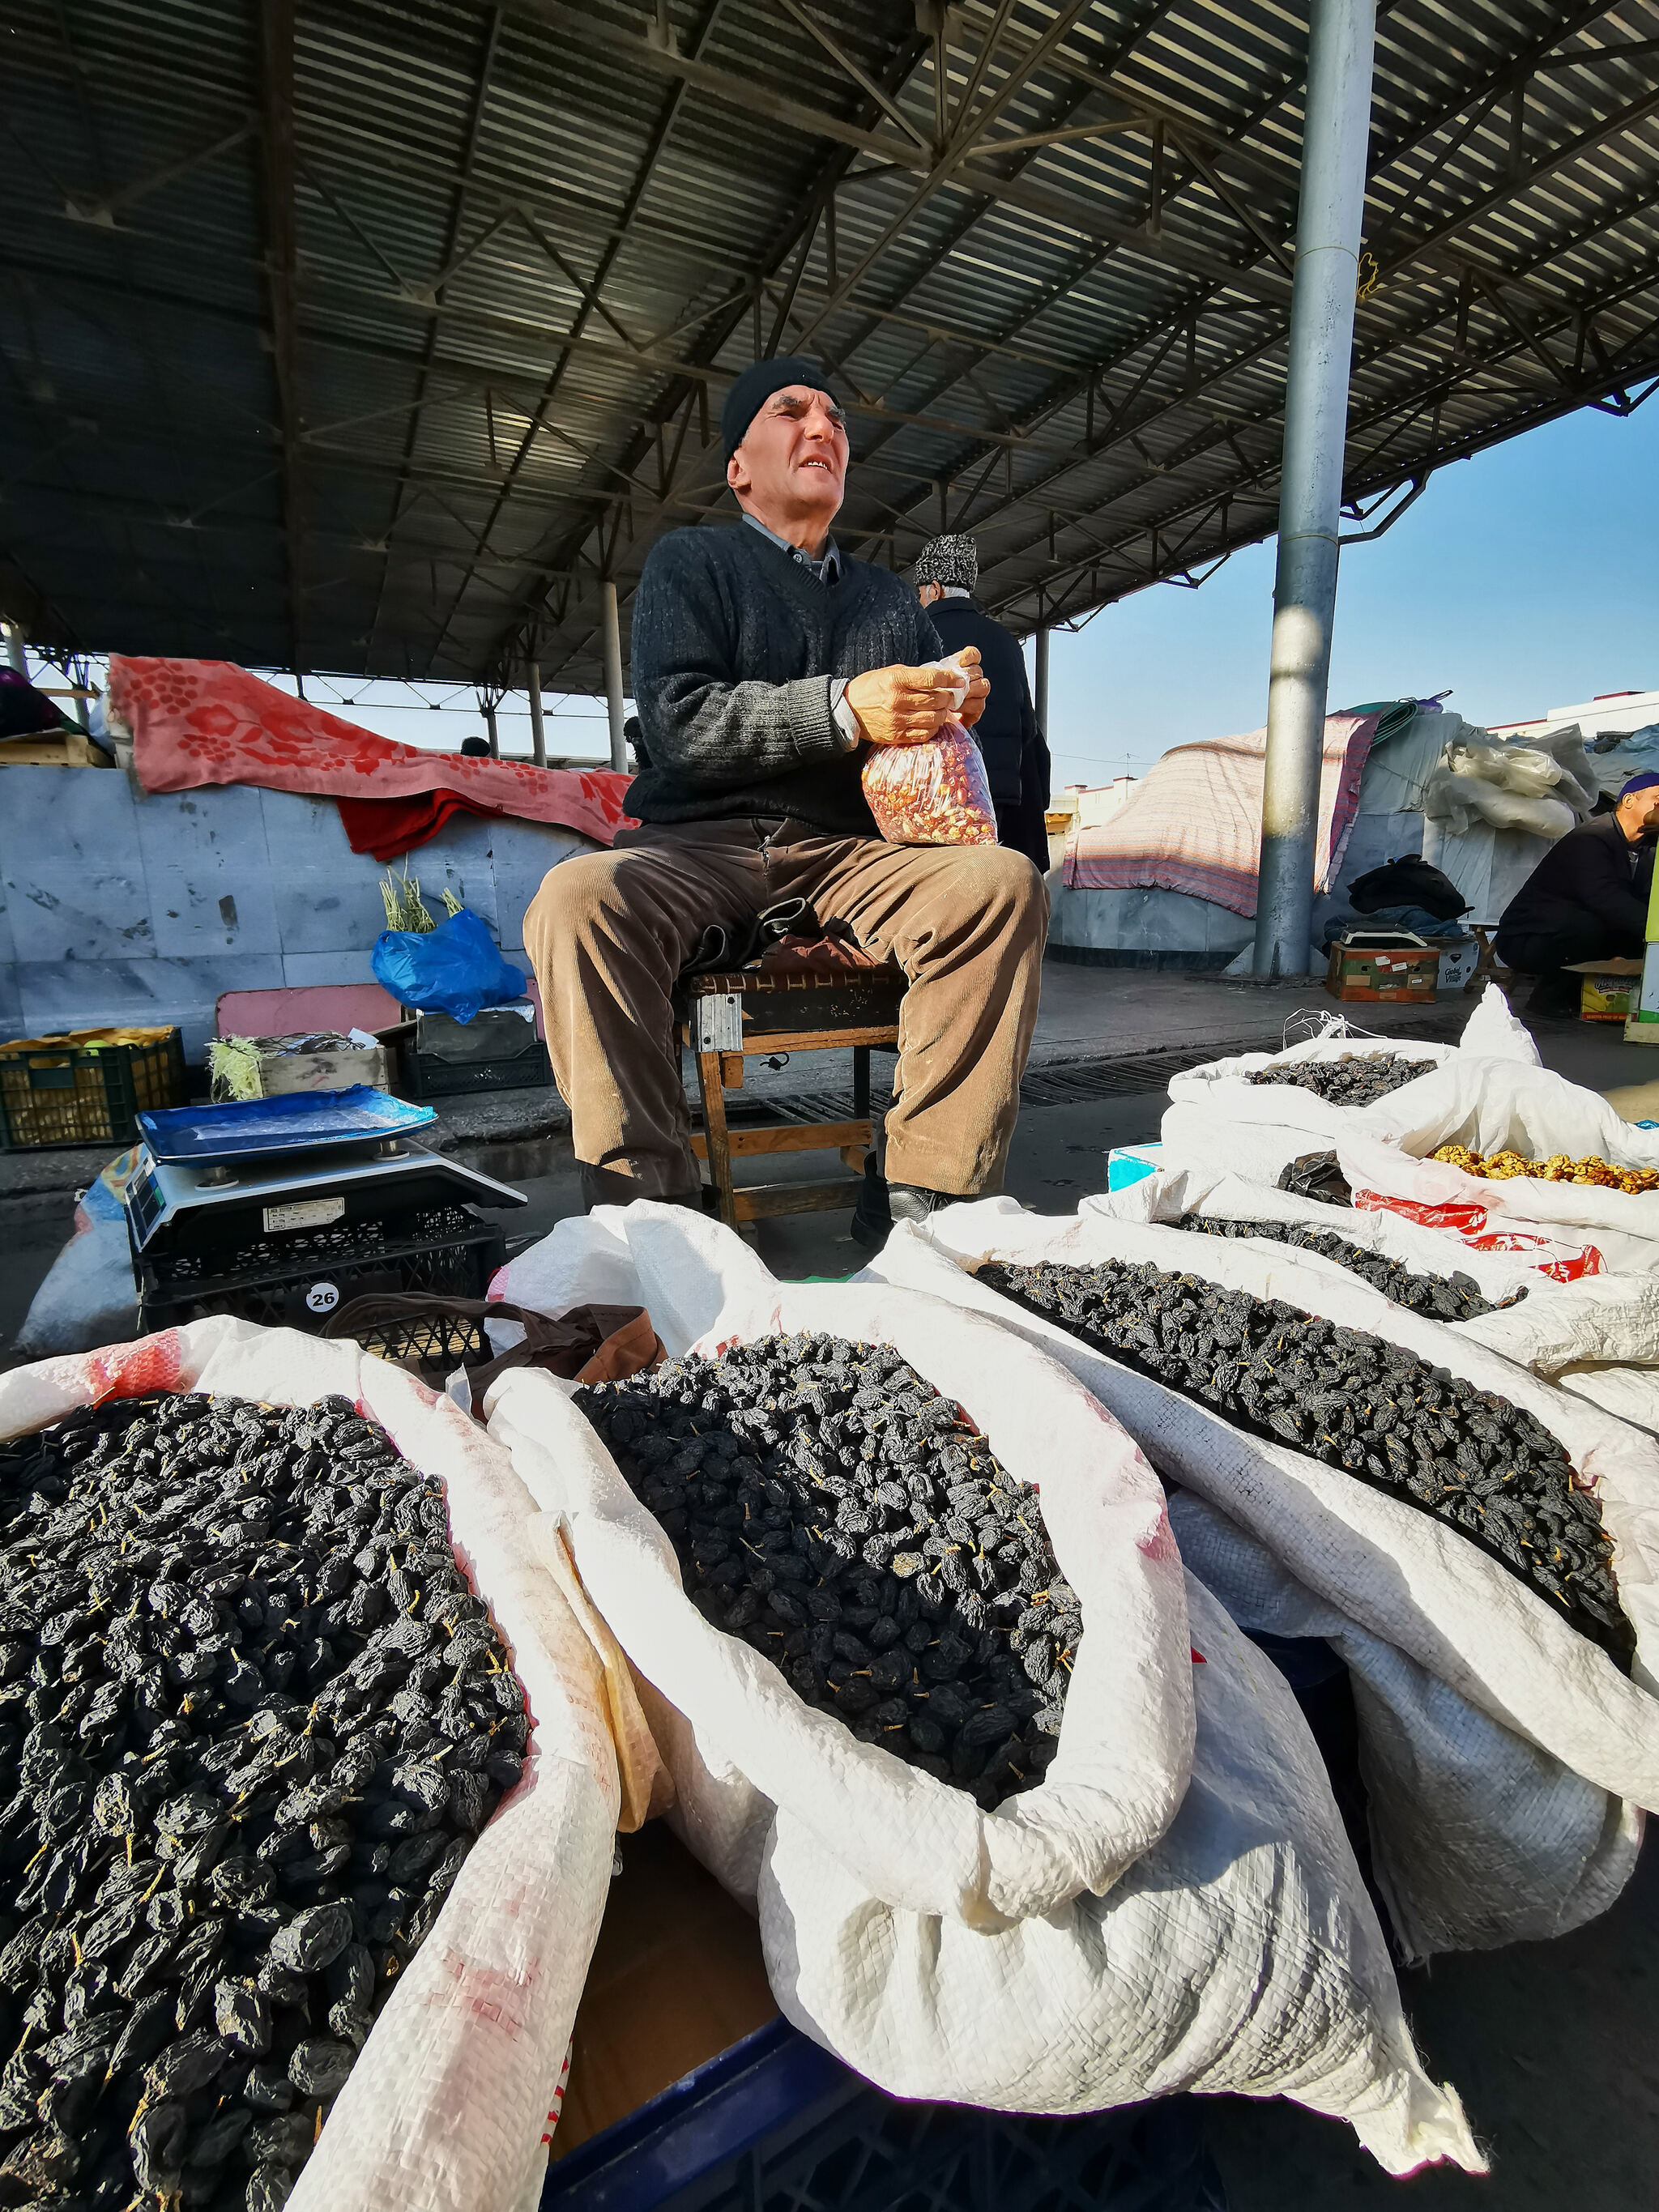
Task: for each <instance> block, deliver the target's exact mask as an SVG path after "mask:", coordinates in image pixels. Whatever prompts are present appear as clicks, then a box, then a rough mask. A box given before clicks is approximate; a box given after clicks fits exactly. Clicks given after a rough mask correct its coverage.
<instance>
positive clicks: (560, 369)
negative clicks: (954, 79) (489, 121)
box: [435, 0, 725, 649]
mask: <svg viewBox="0 0 1659 2212" xmlns="http://www.w3.org/2000/svg"><path fill="white" fill-rule="evenodd" d="M724 4H725V0H710V5H709V7H708V13H707V14H706V15H704V17H703V20H702V25H701V27H700V28H699V30H698V33H697V37H696V45H697V49H698V51H699V52H700V51H701V50H702V47H703V46H705V45H706V44H707V42H708V39H709V37H710V36H711V34H712V33H713V32H714V27H715V26H716V24H717V23H718V22H719V21H720V13H721V9H722V8H723V6H724ZM547 5H548V0H537V4H536V5H535V7H534V8H533V9H531V11H530V12H532V13H533V14H536V15H544V14H545V13H546V12H547ZM518 12H520V13H522V12H524V9H523V8H522V7H520V9H518ZM575 12H576V11H574V10H571V9H563V8H560V9H556V13H557V14H559V15H571V14H574V13H575ZM637 44H638V45H639V46H640V47H641V50H642V52H646V53H650V52H654V51H655V49H653V48H652V47H650V46H648V45H647V43H646V42H645V41H644V40H640V41H638V42H637ZM685 90H686V87H685V83H684V81H682V82H680V83H678V84H677V85H675V86H674V87H673V88H672V89H671V91H670V93H669V94H668V98H667V100H665V103H664V106H663V112H662V113H661V115H660V116H659V118H658V120H657V125H656V127H655V129H654V130H653V131H652V133H651V137H650V138H649V140H648V141H647V145H646V149H645V151H644V154H643V155H642V157H641V161H640V165H639V167H638V169H637V170H636V172H635V177H634V181H633V183H632V184H631V185H629V191H628V196H627V197H626V199H625V200H624V201H623V214H622V220H621V222H620V223H619V224H618V226H617V231H616V234H615V235H614V236H613V237H612V238H611V241H610V243H609V245H608V246H606V248H605V252H603V253H602V254H601V255H600V257H599V268H598V270H596V272H595V275H594V278H593V283H592V295H591V296H593V297H597V295H599V292H600V291H601V290H602V289H604V285H605V279H606V278H607V277H608V276H609V275H610V274H611V270H612V269H613V268H614V267H615V265H616V261H617V255H618V254H619V253H620V252H621V251H622V248H623V244H624V242H625V241H626V240H627V239H628V237H629V234H630V232H631V230H632V228H633V223H634V218H635V216H636V215H637V214H638V212H639V210H640V205H641V202H642V201H643V199H644V197H645V195H646V192H647V191H648V189H649V187H650V184H651V180H652V179H653V176H654V175H655V174H656V171H657V164H658V162H659V161H660V160H661V159H662V156H663V153H664V151H665V149H666V147H667V144H668V142H669V140H670V138H671V137H672V135H673V131H674V127H675V125H676V124H677V123H678V119H679V115H680V111H681V109H682V108H683V107H684V103H685ZM589 313H590V310H589V309H588V308H587V307H583V308H582V309H581V310H580V311H579V313H578V314H577V316H576V320H575V325H574V335H575V336H578V337H580V335H581V333H582V332H583V331H584V330H585V329H586V324H587V321H588V318H589ZM723 336H724V333H722V337H723ZM570 357H571V356H570V349H569V348H568V346H567V347H566V348H565V349H563V350H562V352H561V353H560V355H559V356H558V358H557V359H556V361H555V362H554V364H553V367H552V368H551V369H550V372H549V374H548V378H547V382H546V386H545V387H544V392H543V395H542V398H541V399H540V401H539V402H538V407H537V410H536V413H535V415H534V416H532V425H533V424H534V423H535V422H539V421H540V420H541V419H542V417H543V416H545V414H546V412H547V410H548V409H549V408H550V406H551V405H552V404H553V402H554V400H555V398H556V397H557V395H558V392H559V389H560V386H561V385H562V382H563V379H564V372H565V370H566V368H567V367H568V364H569V361H570ZM533 441H534V429H533V427H532V429H531V430H530V431H528V432H526V435H525V436H524V438H523V439H522V440H521V441H520V446H519V450H518V452H517V453H515V454H514V456H513V459H512V460H511V461H510V462H509V463H508V465H507V471H506V474H505V476H504V477H503V479H502V482H501V485H500V487H499V489H498V490H497V494H496V497H495V503H494V505H493V507H492V508H491V511H490V516H489V522H488V524H487V526H486V527H485V531H484V542H485V543H486V544H488V543H489V538H490V537H491V536H492V535H493V533H494V532H495V526H496V525H497V523H498V522H499V521H500V520H501V513H502V510H503V509H504V507H506V504H507V499H508V497H509V496H510V495H512V493H513V490H514V489H515V487H516V484H517V482H518V477H519V474H520V471H521V470H522V468H523V466H524V464H525V461H526V458H527V457H528V455H529V453H530V451H531V447H532V443H533ZM556 565H559V566H564V565H567V563H566V562H563V561H561V562H558V563H557V564H556ZM466 588H467V579H466V578H465V577H463V579H462V580H461V583H460V586H459V589H458V590H457V592H456V593H455V598H454V601H453V605H452V607H451V609H450V614H449V619H448V622H447V623H445V625H444V627H443V629H441V631H440V633H439V636H438V640H437V647H441V646H442V643H443V641H444V639H445V637H447V635H448V632H449V628H450V625H451V624H452V623H453V622H454V620H455V618H456V617H457V616H458V615H459V611H460V608H461V603H462V600H463V599H464V598H465V593H466ZM435 649H436V648H435Z"/></svg>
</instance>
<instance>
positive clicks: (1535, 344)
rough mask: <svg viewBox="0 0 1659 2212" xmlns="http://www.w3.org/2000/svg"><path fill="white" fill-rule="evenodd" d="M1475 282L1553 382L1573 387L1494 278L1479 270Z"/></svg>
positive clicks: (1475, 273) (1569, 379) (1564, 372)
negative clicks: (1541, 364)
mask: <svg viewBox="0 0 1659 2212" xmlns="http://www.w3.org/2000/svg"><path fill="white" fill-rule="evenodd" d="M1474 281H1475V283H1477V284H1478V285H1479V286H1480V290H1481V291H1482V293H1483V294H1484V295H1486V298H1487V299H1488V300H1489V301H1491V302H1492V306H1493V307H1496V308H1497V310H1498V313H1499V314H1500V315H1502V317H1503V318H1504V321H1505V322H1506V323H1507V324H1508V325H1509V326H1510V329H1511V330H1512V331H1514V332H1515V334H1516V337H1518V338H1519V339H1520V340H1521V343H1522V345H1524V346H1525V347H1526V348H1527V349H1528V351H1529V352H1530V353H1532V354H1533V355H1534V356H1535V357H1536V358H1537V359H1538V360H1539V361H1541V362H1542V363H1543V365H1544V367H1545V368H1546V369H1547V370H1548V372H1549V374H1550V377H1551V379H1552V380H1553V382H1555V383H1557V384H1559V385H1564V386H1565V385H1571V381H1572V380H1571V377H1570V376H1569V375H1568V374H1567V372H1566V370H1565V369H1564V368H1562V366H1561V364H1560V362H1559V361H1557V360H1556V359H1555V357H1554V356H1553V354H1552V353H1551V352H1550V350H1549V349H1548V348H1547V346H1546V345H1545V344H1544V343H1543V341H1542V340H1541V339H1540V338H1537V337H1534V335H1533V333H1532V332H1531V331H1529V330H1528V328H1527V326H1526V325H1525V324H1524V323H1523V322H1522V319H1521V318H1520V316H1519V315H1517V314H1516V312H1515V310H1514V308H1513V307H1510V303H1509V301H1507V300H1506V299H1505V298H1504V295H1503V293H1502V292H1501V291H1500V290H1499V289H1498V285H1497V284H1495V283H1493V282H1492V278H1491V277H1490V276H1488V275H1487V274H1486V270H1484V269H1477V270H1475V272H1474Z"/></svg>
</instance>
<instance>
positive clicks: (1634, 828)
mask: <svg viewBox="0 0 1659 2212" xmlns="http://www.w3.org/2000/svg"><path fill="white" fill-rule="evenodd" d="M1619 817H1620V823H1621V824H1622V825H1623V828H1624V831H1625V835H1626V836H1627V837H1646V838H1648V839H1650V840H1653V839H1656V838H1659V784H1650V785H1649V786H1648V787H1647V789H1646V790H1645V791H1633V792H1632V793H1631V795H1630V797H1629V798H1628V799H1620V802H1619Z"/></svg>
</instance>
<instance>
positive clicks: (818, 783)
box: [625, 528, 941, 837]
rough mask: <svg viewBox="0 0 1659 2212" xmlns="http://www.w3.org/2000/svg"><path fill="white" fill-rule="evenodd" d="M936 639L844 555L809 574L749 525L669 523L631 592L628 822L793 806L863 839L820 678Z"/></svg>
mask: <svg viewBox="0 0 1659 2212" xmlns="http://www.w3.org/2000/svg"><path fill="white" fill-rule="evenodd" d="M940 654H941V647H940V646H939V639H938V637H937V635H935V634H934V630H933V624H932V623H930V622H929V621H928V619H927V616H926V615H925V614H924V613H923V611H922V610H921V607H920V606H919V605H917V603H916V597H915V592H913V591H911V590H910V588H909V586H908V585H906V584H903V583H901V582H900V580H899V579H898V578H897V577H896V576H894V575H890V574H889V573H888V571H887V570H886V569H884V568H872V567H871V566H870V565H869V564H868V562H863V561H848V562H846V563H845V566H844V568H843V572H842V578H841V580H840V582H839V583H837V584H834V585H826V584H823V583H820V582H819V580H818V579H817V577H816V576H815V575H813V574H811V571H810V570H809V569H806V568H803V567H802V566H801V564H800V563H799V562H798V561H794V560H792V559H791V558H790V556H789V555H788V554H787V553H786V552H785V551H784V550H782V549H781V547H780V546H777V545H774V544H771V542H770V541H769V539H767V538H763V536H762V535H761V533H760V532H759V531H758V530H749V529H744V528H738V529H736V530H675V531H671V532H669V534H668V535H667V537H665V538H659V539H658V541H657V543H656V544H654V545H653V547H652V549H651V551H650V554H649V556H648V557H647V561H646V564H645V569H644V573H643V574H641V578H640V588H639V595H638V597H637V599H635V602H634V635H633V678H634V697H635V702H636V703H637V705H638V707H639V710H640V722H641V728H642V730H643V732H644V737H645V744H646V753H647V760H648V763H649V764H648V765H647V767H646V768H645V769H643V771H642V772H641V774H640V775H638V776H636V777H635V780H634V781H633V782H632V783H631V784H630V785H629V790H628V797H627V800H626V802H625V803H626V805H627V808H628V811H629V813H630V814H632V815H635V816H637V817H638V818H639V819H640V820H641V822H656V823H666V822H707V821H714V820H720V819H723V818H729V817H732V816H743V815H793V816H794V817H797V818H798V819H799V820H800V821H803V822H810V823H811V824H812V826H813V827H814V828H815V829H823V830H828V831H829V832H830V833H831V834H832V835H835V836H850V837H873V836H875V835H876V834H877V833H876V825H875V821H874V819H873V817H872V815H871V812H870V809H869V807H868V806H867V805H866V804H865V799H864V789H863V786H862V785H861V784H860V781H859V761H860V753H861V750H862V748H860V747H854V748H852V749H850V750H849V749H848V746H847V744H846V743H845V741H844V739H843V738H842V734H841V732H840V731H839V730H838V729H837V728H836V723H835V719H834V716H833V715H832V714H831V712H830V699H829V692H830V685H831V682H832V679H833V678H836V677H842V676H862V675H863V674H865V673H866V671H867V670H869V669H872V668H886V667H889V666H890V665H893V664H894V663H895V662H900V663H903V664H905V665H909V666H912V667H914V666H915V665H919V664H920V663H921V662H923V661H927V660H937V659H939V658H940Z"/></svg>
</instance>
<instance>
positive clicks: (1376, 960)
mask: <svg viewBox="0 0 1659 2212" xmlns="http://www.w3.org/2000/svg"><path fill="white" fill-rule="evenodd" d="M1439 973H1440V947H1439V946H1438V945H1431V944H1430V943H1429V942H1428V940H1427V939H1425V938H1421V937H1414V936H1413V935H1412V934H1411V933H1409V932H1408V931H1407V930H1403V929H1389V930H1384V929H1377V930H1354V931H1352V932H1351V933H1350V934H1349V935H1348V936H1346V937H1339V938H1338V939H1337V940H1336V942H1335V944H1334V945H1332V947H1331V962H1330V966H1329V968H1328V969H1327V970H1326V974H1325V988H1326V989H1327V990H1328V992H1329V993H1330V994H1331V996H1332V997H1333V998H1334V999H1343V1000H1355V999H1364V1000H1381V1001H1382V1002H1383V1003H1384V1004H1389V1005H1395V1006H1432V1005H1433V1004H1434V1000H1435V985H1436V982H1437V980H1438V977H1439Z"/></svg>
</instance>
